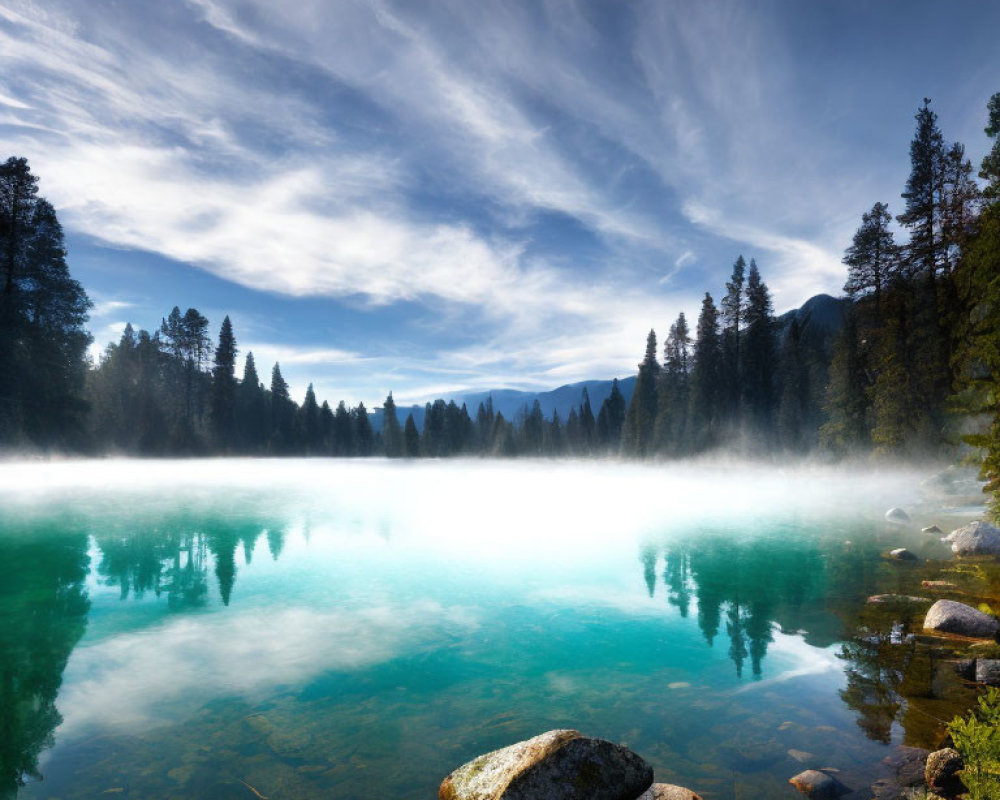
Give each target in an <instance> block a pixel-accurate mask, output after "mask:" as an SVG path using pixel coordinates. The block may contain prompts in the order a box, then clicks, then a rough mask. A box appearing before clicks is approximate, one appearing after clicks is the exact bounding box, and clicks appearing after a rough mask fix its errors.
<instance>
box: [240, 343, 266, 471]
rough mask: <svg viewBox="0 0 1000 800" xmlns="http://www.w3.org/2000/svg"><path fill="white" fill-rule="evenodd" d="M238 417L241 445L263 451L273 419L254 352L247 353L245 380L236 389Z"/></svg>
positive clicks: (245, 448) (250, 449) (251, 449)
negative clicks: (269, 411) (258, 372)
mask: <svg viewBox="0 0 1000 800" xmlns="http://www.w3.org/2000/svg"><path fill="white" fill-rule="evenodd" d="M236 419H237V429H238V431H239V434H238V438H239V441H240V447H241V448H242V449H243V450H244V451H246V452H250V453H261V452H263V450H264V448H265V447H266V446H267V440H268V437H269V436H270V432H271V420H270V415H269V413H268V408H267V398H266V396H265V394H264V389H263V387H262V386H261V383H260V377H259V376H258V375H257V365H256V363H255V362H254V357H253V353H252V352H248V353H247V357H246V362H245V363H244V365H243V380H241V381H240V384H239V386H238V387H237V391H236Z"/></svg>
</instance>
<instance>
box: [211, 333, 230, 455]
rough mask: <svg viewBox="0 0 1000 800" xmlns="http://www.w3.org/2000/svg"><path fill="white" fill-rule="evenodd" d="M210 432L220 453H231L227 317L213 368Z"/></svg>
mask: <svg viewBox="0 0 1000 800" xmlns="http://www.w3.org/2000/svg"><path fill="white" fill-rule="evenodd" d="M212 428H213V431H214V433H215V439H216V442H217V443H218V444H219V445H220V446H221V447H222V449H223V450H224V451H225V450H229V449H231V448H232V447H233V445H234V444H235V440H236V338H235V337H234V336H233V325H232V323H231V322H230V321H229V316H228V315H227V316H226V318H225V319H224V320H223V321H222V328H221V329H220V330H219V346H218V347H216V348H215V364H214V366H213V368H212Z"/></svg>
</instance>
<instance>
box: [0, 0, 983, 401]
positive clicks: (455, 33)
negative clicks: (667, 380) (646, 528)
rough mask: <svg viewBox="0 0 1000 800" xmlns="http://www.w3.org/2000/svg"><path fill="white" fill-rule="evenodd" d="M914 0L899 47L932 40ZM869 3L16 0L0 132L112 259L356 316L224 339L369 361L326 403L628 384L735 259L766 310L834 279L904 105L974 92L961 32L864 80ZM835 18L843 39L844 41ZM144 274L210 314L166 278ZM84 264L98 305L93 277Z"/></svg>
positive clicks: (259, 312) (902, 156)
mask: <svg viewBox="0 0 1000 800" xmlns="http://www.w3.org/2000/svg"><path fill="white" fill-rule="evenodd" d="M891 5H892V4H887V6H891ZM917 6H918V7H917V8H915V9H913V8H910V9H908V13H906V14H905V15H901V16H900V18H899V20H898V24H899V25H902V26H903V27H905V28H906V30H907V32H908V33H909V34H911V35H910V36H907V37H901V41H906V42H912V43H913V44H912V45H911V44H906V45H900V47H901V48H904V49H906V48H910V47H914V48H917V43H918V42H919V39H920V36H921V35H930V33H931V32H932V31H933V30H934V29H935V24H936V23H934V22H933V19H932V18H935V19H936V14H933V13H931V11H932V9H931V8H930V7H929V6H928V7H927V8H924V7H923V6H922V5H920V4H917ZM893 13H894V12H893V10H892V9H891V8H873V9H868V10H866V11H865V14H866V15H867V16H868V17H870V18H871V19H868V20H867V21H868V22H869V23H870V24H869V25H868V26H867V27H866V26H865V25H864V24H859V20H858V19H857V17H856V16H853V15H852V14H851V13H849V12H848V11H846V10H840V9H823V10H816V9H808V8H800V7H797V6H791V5H781V4H776V5H772V6H766V7H761V8H757V7H755V8H749V7H747V6H745V5H743V4H739V3H735V2H725V3H717V4H702V5H697V6H692V5H690V4H680V3H671V2H668V3H661V2H643V1H640V2H636V3H631V4H619V5H614V6H608V7H604V6H600V5H595V4H579V3H574V2H570V0H553V1H552V2H550V3H545V4H537V3H528V2H523V3H522V2H512V3H502V4H500V3H465V2H457V0H456V1H455V2H438V3H423V2H406V3H403V2H396V1H395V0H348V2H344V3H338V4H335V5H332V6H331V5H330V4H328V3H325V2H320V0H306V2H302V3H299V4H297V5H296V7H295V9H294V10H286V9H278V8H277V7H275V6H274V5H273V4H272V3H267V2H264V0H190V1H189V2H187V3H184V4H169V5H168V4H154V3H144V2H138V3H134V4H128V5H126V6H115V5H113V4H111V3H109V2H104V0H95V2H93V3H88V4H71V3H60V2H52V3H49V4H46V5H45V6H44V7H43V6H39V5H37V4H35V3H30V2H17V0H12V1H11V2H6V3H0V67H2V69H3V71H4V74H5V75H6V76H9V77H10V80H9V81H8V83H7V84H6V85H5V86H4V87H3V90H2V93H0V131H2V132H3V135H4V137H5V140H6V141H7V142H8V146H9V147H11V148H12V149H13V150H14V151H15V152H18V153H23V154H25V155H27V156H29V158H30V159H31V162H32V165H33V168H34V169H35V171H36V172H37V173H38V174H40V175H42V177H43V192H44V193H45V194H46V195H47V196H48V197H50V199H52V200H53V201H54V202H55V203H56V205H57V208H58V209H59V211H60V215H61V218H62V219H63V220H64V223H65V225H66V227H67V230H69V231H70V232H71V233H78V234H84V235H86V237H88V241H96V242H98V243H100V244H103V245H105V246H107V247H110V248H115V249H116V250H115V252H118V253H121V254H122V255H119V256H117V259H118V260H117V262H116V263H118V264H121V263H122V262H123V261H124V260H125V259H126V258H128V257H129V255H128V254H134V255H135V257H136V258H140V259H141V258H143V257H144V254H156V255H157V256H162V257H165V258H166V259H169V260H171V262H173V263H175V264H176V265H192V266H194V267H197V268H199V269H200V270H202V271H203V272H205V273H206V274H209V275H211V276H214V277H215V278H217V279H219V280H220V281H222V282H223V284H224V285H231V286H233V287H241V288H243V289H247V290H249V292H243V293H238V292H236V291H234V292H232V293H231V294H232V297H234V298H235V297H237V296H238V297H239V298H240V302H242V303H244V304H246V305H245V306H244V307H242V308H232V309H231V311H232V312H233V313H236V314H242V316H243V317H244V318H246V319H261V318H264V317H267V315H268V313H269V309H268V306H269V303H268V299H267V298H269V297H271V298H273V297H282V298H292V299H294V300H297V301H301V302H302V303H305V302H307V301H308V302H311V301H313V300H315V299H316V298H324V299H325V302H326V303H327V309H328V311H327V313H328V314H329V315H331V316H337V315H340V314H342V313H343V311H344V309H345V308H349V309H352V310H353V309H363V310H364V312H365V314H366V315H367V316H365V317H364V318H363V319H362V318H361V317H359V316H358V315H356V314H355V315H353V316H352V317H351V318H352V320H354V324H355V325H357V326H358V335H357V336H355V337H353V338H354V340H353V341H352V342H351V344H350V345H349V346H346V347H341V346H340V345H339V343H337V342H329V341H322V340H321V339H320V338H317V337H318V336H319V335H320V334H319V333H317V334H316V335H315V336H314V337H313V338H312V339H311V340H309V341H302V342H298V343H294V344H293V343H290V342H289V341H288V338H287V336H286V337H284V338H280V337H273V336H269V334H270V333H272V332H273V330H272V329H274V328H281V327H282V325H271V324H269V325H267V326H263V327H257V328H250V329H249V330H241V331H240V332H239V335H240V336H242V337H243V338H246V339H248V340H255V341H257V342H259V343H266V342H269V341H270V342H271V343H272V345H273V346H274V347H275V348H279V347H286V348H287V347H291V346H294V347H296V348H298V349H299V350H301V351H302V352H316V353H318V352H328V351H329V352H333V351H337V350H344V351H346V352H351V353H359V354H361V356H362V357H364V358H365V359H367V360H366V362H365V363H366V365H367V366H369V367H372V368H373V369H375V368H377V369H378V372H377V373H374V372H373V373H372V374H371V376H370V377H365V376H361V377H358V378H356V379H353V381H352V380H351V379H348V378H346V376H344V375H342V374H339V373H337V374H336V376H335V377H336V379H337V380H336V383H337V384H338V385H339V386H341V387H343V390H344V391H345V392H347V393H348V394H352V395H354V396H358V395H366V396H368V397H371V396H372V395H373V394H374V395H376V396H383V392H384V391H385V390H386V389H387V388H389V387H387V386H384V385H382V384H378V385H377V386H376V385H375V384H374V381H375V380H379V381H382V380H387V379H391V380H392V381H393V385H394V386H395V388H397V389H399V388H401V387H402V386H404V385H410V386H414V387H417V386H443V385H454V384H458V383H466V382H467V385H468V387H483V386H487V385H489V384H488V382H491V381H494V380H504V381H508V382H510V381H517V382H518V383H519V384H521V385H524V384H535V385H543V384H544V382H546V381H553V380H572V379H577V378H584V377H591V376H595V375H599V374H623V373H626V372H628V371H630V370H631V369H632V368H633V365H634V361H635V359H636V354H635V352H634V351H635V350H636V348H640V349H641V343H642V339H643V338H644V335H645V331H646V330H648V328H649V327H650V326H651V325H653V326H656V327H657V328H658V329H660V330H661V331H662V330H665V329H666V327H667V325H669V323H670V322H671V321H672V319H673V318H674V317H675V316H676V313H677V312H678V311H680V310H682V309H684V310H686V311H687V312H688V313H689V315H691V316H693V315H694V314H695V313H696V312H697V298H698V296H699V295H700V294H701V293H702V292H703V291H704V290H706V289H709V290H713V291H717V290H718V288H719V287H721V286H722V284H723V281H724V280H725V278H726V277H727V273H728V270H729V265H731V264H732V261H733V260H734V258H735V256H736V254H737V253H739V252H740V251H744V252H745V254H746V255H747V257H750V256H756V257H757V260H758V263H759V264H760V266H761V269H762V272H763V274H764V277H765V280H767V281H768V283H769V285H770V286H771V288H772V290H773V291H774V294H775V298H776V305H777V307H778V309H779V310H783V309H784V308H787V307H790V306H794V305H797V304H798V303H801V302H802V301H803V300H804V299H806V298H807V297H808V296H809V295H811V294H813V293H815V292H818V291H831V292H836V291H838V290H839V287H840V285H841V283H842V280H843V277H842V266H841V265H840V263H839V260H840V253H841V252H842V250H843V247H844V246H845V244H846V242H847V241H848V240H849V237H850V233H851V232H852V229H853V227H854V226H855V225H856V222H857V216H858V215H859V214H860V212H861V211H862V210H863V209H864V208H866V207H868V206H870V205H871V203H872V202H874V200H876V199H891V197H892V195H893V194H897V193H898V191H899V187H900V186H901V182H902V178H903V177H905V170H906V153H905V141H906V138H907V137H908V135H909V129H910V127H911V119H910V117H911V116H912V110H911V109H912V108H913V107H914V106H915V104H916V103H918V102H919V99H920V97H922V96H923V94H924V93H926V92H929V91H932V90H933V88H934V86H945V87H947V86H949V85H950V84H949V83H948V82H947V81H951V82H953V83H954V82H955V81H958V80H959V77H960V76H962V75H971V74H973V73H974V74H975V75H976V76H978V78H977V80H979V79H981V77H982V59H981V58H979V55H981V54H982V52H985V50H984V49H983V48H987V47H988V44H989V43H988V41H987V39H986V37H984V36H979V35H978V34H977V35H974V36H973V37H971V38H970V40H969V42H968V43H967V46H966V47H965V48H963V51H962V53H960V54H955V55H954V56H947V58H950V59H952V62H951V69H938V70H935V71H933V72H928V73H927V74H924V73H920V74H919V75H917V76H916V77H913V76H910V75H909V74H908V75H907V76H903V75H893V74H888V73H886V68H887V65H888V66H891V65H892V64H895V63H897V62H899V63H902V62H903V61H905V58H901V57H903V56H905V55H906V53H904V52H903V51H902V50H901V51H899V52H898V53H894V52H883V50H884V48H882V49H872V48H869V49H865V38H864V37H865V36H866V34H865V31H866V30H869V29H871V30H876V29H878V28H879V26H880V25H882V23H883V22H884V19H883V17H886V18H888V17H892V15H893ZM979 13H980V15H981V16H983V17H989V16H991V14H990V13H988V12H985V11H980V12H979ZM820 18H823V19H820ZM876 18H877V19H876ZM979 27H981V28H983V29H984V30H986V29H988V28H989V26H988V25H983V26H979ZM831 30H836V31H838V37H835V38H838V40H843V41H845V42H856V43H857V47H856V49H855V50H854V51H852V52H854V54H855V55H854V56H853V57H852V58H851V59H847V58H846V57H845V56H844V55H843V54H842V53H841V52H840V51H839V50H836V49H831V47H830V44H829V41H828V39H829V38H830V37H829V36H828V34H829V32H830V31H831ZM917 49H919V48H917ZM890 50H891V48H890ZM977 54H979V55H977ZM944 57H945V56H943V58H944ZM871 74H886V75H887V83H890V84H891V86H892V90H893V98H896V99H893V100H892V101H891V102H889V101H888V100H887V97H886V92H885V89H884V88H883V87H881V86H880V85H879V84H878V83H877V82H876V83H875V84H872V82H871V81H870V80H868V77H869V76H870V75H871ZM947 76H952V77H950V78H949V77H947ZM998 79H1000V78H998ZM935 82H937V83H935ZM979 82H980V83H981V82H982V81H981V80H979ZM918 83H919V84H920V86H921V87H923V88H917V84H918ZM925 84H930V88H927V87H926V86H925ZM963 85H964V84H963ZM984 91H985V90H984ZM960 94H961V97H963V98H965V100H967V101H969V102H971V99H970V98H968V97H967V95H968V92H962V93H960ZM910 95H912V96H910ZM942 96H943V95H942ZM945 102H947V100H946V101H945ZM942 113H943V112H942ZM959 118H960V119H961V121H962V125H964V126H965V128H970V126H971V122H970V120H971V119H972V117H970V116H968V115H967V114H964V113H963V114H962V115H960V117H959ZM876 120H877V121H878V124H874V122H873V121H876ZM964 130H965V129H963V130H962V131H959V132H957V133H956V134H951V135H954V136H960V135H961V134H962V133H963V132H964ZM858 131H860V132H861V133H858ZM973 135H979V133H978V130H976V131H974V132H973ZM890 144H891V145H892V146H893V147H895V148H896V149H895V150H894V151H893V152H894V153H895V156H894V157H893V158H887V157H886V153H887V152H888V150H887V149H886V148H887V147H888V146H889V145H890ZM970 154H972V155H973V156H975V149H974V148H970ZM156 268H157V269H160V270H165V269H173V270H174V272H173V273H172V274H173V275H176V279H177V281H178V283H179V284H181V285H180V286H179V289H178V292H177V295H179V296H181V297H183V296H184V294H185V287H186V288H187V291H190V292H191V293H192V294H191V295H190V297H191V299H190V300H187V301H186V302H188V303H190V304H195V303H202V302H203V301H202V300H199V299H198V297H197V289H196V288H195V287H196V284H197V282H196V281H195V280H194V279H193V278H190V276H187V275H186V274H184V273H183V271H182V270H181V269H180V267H179V266H174V267H171V266H168V265H164V264H158V265H157V267H156ZM110 274H112V275H113V279H114V280H118V281H125V280H127V279H128V277H127V276H128V272H127V270H125V269H117V270H114V271H112V272H111V273H110ZM147 275H148V272H147ZM94 280H95V282H97V283H98V285H96V286H95V287H94V288H95V289H96V290H97V291H99V292H101V291H103V292H104V293H105V294H107V295H108V296H116V295H115V292H112V291H108V282H110V281H111V280H112V277H108V276H107V275H104V274H102V273H98V274H96V275H95V278H94ZM101 280H104V281H105V283H104V284H103V285H101V284H100V281H101ZM134 289H135V287H134V286H133V287H131V290H126V291H124V292H122V293H121V296H130V297H133V296H138V295H139V292H137V291H134ZM149 302H151V301H150V300H149V299H148V298H147V299H146V300H145V301H144V303H145V304H143V303H140V304H139V305H138V306H137V307H136V308H134V309H130V311H134V312H135V313H137V314H140V313H145V314H146V315H147V317H151V318H152V319H154V320H155V319H157V318H158V317H159V316H160V315H162V313H163V312H164V311H165V309H151V308H150V307H149ZM211 302H212V303H213V304H214V306H215V307H217V308H228V305H226V302H225V300H224V298H221V297H220V296H218V295H216V296H214V297H213V298H212V300H211ZM233 302H235V301H233ZM314 313H318V312H314ZM98 316H99V315H98ZM95 320H96V321H102V320H98V319H96V316H95ZM282 322H283V323H284V325H283V327H285V328H290V327H298V326H299V322H300V320H299V319H298V318H297V316H296V315H295V314H291V315H290V316H288V317H286V318H285V319H284V320H282ZM313 327H314V329H315V330H316V331H322V329H323V326H321V325H315V326H313ZM333 327H334V328H336V326H333ZM400 342H405V343H406V347H405V348H401V347H400ZM401 349H402V350H405V355H406V357H405V358H397V360H396V363H395V365H393V364H392V357H393V356H394V355H397V356H398V354H399V352H400V350H401ZM275 352H278V351H277V350H276V351H275ZM383 359H384V369H383V366H382V365H383V361H382V360H383ZM558 359H563V360H562V361H561V362H560V361H558ZM289 362H290V363H289V367H290V368H291V370H292V373H293V375H292V379H293V381H295V382H297V383H301V384H302V386H303V387H304V384H305V382H306V380H307V376H306V370H307V368H316V369H317V370H321V369H323V370H336V369H339V368H340V366H341V365H340V364H335V363H332V362H329V361H324V360H320V361H313V362H309V361H298V362H296V361H294V360H291V359H289ZM326 375H327V377H328V378H330V379H331V381H330V382H331V383H333V380H332V379H333V377H334V373H333V372H327V373H326ZM316 377H318V378H320V380H322V379H323V375H322V374H321V375H317V376H316ZM396 381H400V382H399V383H397V382H396Z"/></svg>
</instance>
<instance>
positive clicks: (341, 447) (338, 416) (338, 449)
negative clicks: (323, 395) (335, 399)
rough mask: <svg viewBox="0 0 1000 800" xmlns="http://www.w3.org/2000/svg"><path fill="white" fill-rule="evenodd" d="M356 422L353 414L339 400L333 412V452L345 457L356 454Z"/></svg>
mask: <svg viewBox="0 0 1000 800" xmlns="http://www.w3.org/2000/svg"><path fill="white" fill-rule="evenodd" d="M356 427H357V426H356V423H355V418H354V415H352V414H351V412H350V411H348V410H347V405H346V404H345V403H344V401H343V400H341V401H340V402H339V403H338V404H337V410H336V411H334V412H333V454H334V455H335V456H341V457H347V456H353V455H357V439H356Z"/></svg>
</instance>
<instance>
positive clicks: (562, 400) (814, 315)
mask: <svg viewBox="0 0 1000 800" xmlns="http://www.w3.org/2000/svg"><path fill="white" fill-rule="evenodd" d="M849 303H850V301H849V300H847V299H846V298H837V297H831V296H830V295H828V294H818V295H816V296H815V297H810V298H809V299H808V300H806V302H805V303H803V304H802V307H801V308H793V309H792V310H791V311H786V312H785V313H784V314H782V315H781V316H780V317H778V318H777V320H776V326H777V329H778V338H779V340H780V341H782V342H783V341H784V339H785V337H786V336H787V334H788V328H789V326H790V325H791V324H792V320H793V319H795V320H798V322H799V324H800V325H801V326H802V336H803V341H805V342H808V343H810V346H812V347H813V348H815V349H817V350H818V351H819V352H821V353H822V354H823V355H822V358H824V359H825V360H827V361H828V360H829V358H830V354H831V352H832V348H833V341H834V339H836V337H837V334H838V333H839V332H840V329H841V327H842V326H843V324H844V315H845V313H846V311H847V307H848V305H849ZM584 388H586V389H587V392H588V394H590V407H591V409H592V410H593V412H594V416H595V417H596V416H597V414H598V412H599V411H600V410H601V403H603V402H604V400H605V398H607V396H608V395H609V394H611V381H610V380H606V381H602V380H591V381H580V382H579V383H569V384H566V385H565V386H560V387H559V388H558V389H551V390H549V391H547V392H526V391H521V390H519V389H492V390H490V391H485V392H470V393H468V394H457V395H451V396H448V397H445V398H444V400H445V402H447V401H449V400H454V401H455V403H456V404H457V405H459V406H461V405H462V403H465V406H466V408H467V409H468V411H469V416H470V417H472V418H473V419H475V417H476V410H477V409H478V408H479V404H480V403H484V402H486V400H487V398H489V397H492V398H493V410H494V411H495V412H501V413H502V414H503V415H504V417H506V418H507V419H508V420H513V419H516V418H517V415H518V413H519V412H521V411H522V410H523V409H528V410H530V409H531V406H532V404H533V403H534V402H535V400H536V399H537V400H538V403H539V405H541V407H542V414H544V415H545V417H546V419H551V418H552V412H553V411H558V412H559V417H560V419H562V421H563V422H565V421H566V418H567V417H568V416H569V412H570V409H572V408H575V407H577V406H579V405H580V401H581V399H582V397H583V390H584ZM618 388H619V389H620V390H621V393H622V394H623V395H624V396H625V402H626V404H627V403H628V402H629V401H630V400H631V399H632V391H633V389H634V388H635V376H634V375H632V376H630V377H628V378H622V379H619V381H618ZM411 413H412V414H413V421H414V422H415V423H416V424H417V429H418V430H423V427H424V406H422V405H419V406H418V405H414V406H398V407H397V408H396V414H397V416H398V417H399V424H400V425H403V424H404V423H405V422H406V417H407V415H408V414H411ZM371 417H372V426H373V427H374V428H375V430H377V431H380V430H382V409H381V408H376V409H375V410H374V411H373V412H372V413H371Z"/></svg>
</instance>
